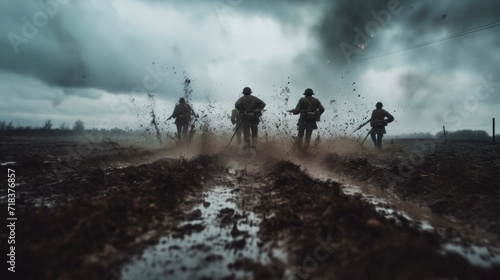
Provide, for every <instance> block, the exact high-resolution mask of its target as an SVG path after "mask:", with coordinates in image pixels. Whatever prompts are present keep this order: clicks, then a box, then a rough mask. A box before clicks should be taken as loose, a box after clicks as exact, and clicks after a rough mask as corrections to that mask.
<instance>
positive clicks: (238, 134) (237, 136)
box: [236, 126, 241, 146]
mask: <svg viewBox="0 0 500 280" xmlns="http://www.w3.org/2000/svg"><path fill="white" fill-rule="evenodd" d="M240 144H241V126H240V127H238V130H237V131H236V145H238V146H239V145H240Z"/></svg>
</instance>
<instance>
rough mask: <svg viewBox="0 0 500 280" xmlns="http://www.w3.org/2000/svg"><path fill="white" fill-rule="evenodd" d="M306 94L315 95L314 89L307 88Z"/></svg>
mask: <svg viewBox="0 0 500 280" xmlns="http://www.w3.org/2000/svg"><path fill="white" fill-rule="evenodd" d="M304 95H314V91H313V90H312V89H310V88H306V90H305V91H304Z"/></svg>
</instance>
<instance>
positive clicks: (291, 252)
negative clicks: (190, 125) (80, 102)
mask: <svg viewBox="0 0 500 280" xmlns="http://www.w3.org/2000/svg"><path fill="white" fill-rule="evenodd" d="M209 138H210V137H209ZM200 141H201V142H200ZM200 141H198V142H197V141H193V143H192V144H191V146H190V147H186V146H175V145H172V144H168V145H167V144H165V143H164V144H162V146H161V147H158V146H157V145H140V144H138V143H136V142H132V143H131V142H126V141H125V142H124V141H117V140H116V141H112V140H110V139H108V138H103V139H93V140H92V141H88V140H85V141H84V140H81V139H77V138H74V137H34V138H33V137H26V136H22V137H21V136H16V135H4V136H2V137H0V155H1V156H0V159H1V162H0V164H1V166H2V172H3V174H7V169H12V170H15V172H16V186H15V190H16V204H15V208H16V217H17V223H16V271H17V272H16V275H15V276H16V278H15V279H499V278H500V245H499V237H500V231H499V225H500V215H499V213H500V211H498V210H500V209H498V208H499V206H498V205H500V187H499V184H500V183H499V182H500V178H499V176H500V175H499V174H500V172H499V170H500V162H499V159H500V149H499V147H498V146H494V145H486V144H472V143H455V144H448V145H444V144H443V143H439V142H436V141H430V142H425V141H424V140H416V141H395V142H393V143H387V145H386V147H385V148H384V150H383V151H381V152H380V151H375V150H373V149H372V148H371V147H370V146H369V145H365V146H362V145H360V144H359V143H358V142H355V141H353V140H351V139H334V140H329V141H317V142H316V143H315V145H314V146H313V147H312V149H311V151H309V152H308V153H300V152H296V151H295V150H294V149H293V148H292V147H291V146H290V145H288V144H286V142H287V141H277V140H271V141H268V142H264V141H263V142H262V143H260V144H259V146H258V150H257V151H250V152H249V153H246V152H243V151H242V150H240V149H238V148H237V147H235V146H234V145H231V146H225V145H222V144H221V145H215V144H214V143H217V141H216V139H214V138H213V137H212V138H211V139H208V140H207V138H205V139H204V140H200ZM207 141H208V142H207ZM2 178H4V179H2V180H3V182H2V183H1V188H0V191H1V197H0V209H1V211H0V213H1V214H0V219H2V220H4V221H5V220H6V218H7V196H6V194H7V184H5V183H4V182H6V177H5V176H3V177H2ZM3 240H4V239H3ZM3 240H2V241H3ZM0 247H1V249H2V252H7V249H8V248H7V242H2V243H0ZM2 255H3V256H4V258H5V255H6V254H4V253H2ZM3 263H4V264H5V263H6V262H5V261H3ZM2 270H3V271H6V267H3V268H2ZM3 274H4V273H2V275H3ZM7 276H9V275H8V274H7ZM2 279H4V278H2Z"/></svg>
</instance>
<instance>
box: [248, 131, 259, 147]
mask: <svg viewBox="0 0 500 280" xmlns="http://www.w3.org/2000/svg"><path fill="white" fill-rule="evenodd" d="M250 129H251V130H252V147H254V148H255V146H256V145H257V137H258V136H259V128H258V127H257V126H256V125H252V126H251V127H250Z"/></svg>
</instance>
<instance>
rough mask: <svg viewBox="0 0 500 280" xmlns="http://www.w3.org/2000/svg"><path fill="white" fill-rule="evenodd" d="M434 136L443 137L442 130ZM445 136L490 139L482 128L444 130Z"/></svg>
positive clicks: (460, 138)
mask: <svg viewBox="0 0 500 280" xmlns="http://www.w3.org/2000/svg"><path fill="white" fill-rule="evenodd" d="M435 137H436V138H440V137H443V132H442V131H440V132H438V133H436V136H435ZM446 138H447V139H450V140H490V139H491V136H490V135H489V134H488V132H486V131H484V130H470V129H464V130H457V131H446Z"/></svg>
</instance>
